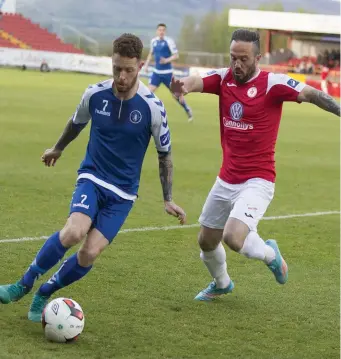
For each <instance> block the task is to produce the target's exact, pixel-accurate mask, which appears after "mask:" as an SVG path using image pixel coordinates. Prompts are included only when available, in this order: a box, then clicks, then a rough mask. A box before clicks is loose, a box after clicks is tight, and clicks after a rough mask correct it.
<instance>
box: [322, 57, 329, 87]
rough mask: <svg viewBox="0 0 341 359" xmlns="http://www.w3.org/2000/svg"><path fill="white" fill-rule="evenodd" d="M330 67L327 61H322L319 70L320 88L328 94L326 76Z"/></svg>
mask: <svg viewBox="0 0 341 359" xmlns="http://www.w3.org/2000/svg"><path fill="white" fill-rule="evenodd" d="M329 72H330V68H329V64H328V62H327V61H325V62H324V64H323V67H322V71H321V89H322V91H323V92H324V93H326V94H328V76H329Z"/></svg>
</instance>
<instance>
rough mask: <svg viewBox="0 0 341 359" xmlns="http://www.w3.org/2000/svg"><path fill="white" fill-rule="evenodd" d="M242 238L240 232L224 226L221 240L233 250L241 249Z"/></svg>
mask: <svg viewBox="0 0 341 359" xmlns="http://www.w3.org/2000/svg"><path fill="white" fill-rule="evenodd" d="M244 239H245V238H242V235H241V234H240V233H238V232H237V231H235V230H233V229H230V228H226V229H225V230H224V233H223V241H224V242H225V243H226V244H227V245H228V246H229V248H230V249H232V250H233V251H235V252H239V251H240V250H241V249H242V247H243V243H244Z"/></svg>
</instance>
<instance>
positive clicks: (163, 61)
mask: <svg viewBox="0 0 341 359" xmlns="http://www.w3.org/2000/svg"><path fill="white" fill-rule="evenodd" d="M160 64H168V61H167V59H165V58H164V57H161V58H160Z"/></svg>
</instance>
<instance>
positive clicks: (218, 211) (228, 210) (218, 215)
mask: <svg viewBox="0 0 341 359" xmlns="http://www.w3.org/2000/svg"><path fill="white" fill-rule="evenodd" d="M274 193H275V184H274V183H272V182H269V181H266V180H264V179H261V178H252V179H250V180H248V181H246V182H244V183H242V184H230V183H226V182H224V181H223V180H221V179H220V178H219V177H217V180H216V182H215V184H214V185H213V187H212V189H211V192H210V193H209V195H208V197H207V199H206V202H205V204H204V207H203V210H202V213H201V216H200V218H199V222H200V224H201V225H203V226H205V227H208V228H214V229H223V228H224V227H225V224H226V221H227V219H228V218H229V217H233V218H237V219H239V220H240V221H242V222H243V223H245V224H246V225H247V226H248V227H249V229H250V231H257V225H258V222H259V221H260V220H261V218H262V217H263V216H264V214H265V212H266V210H267V208H268V206H269V204H270V202H271V200H272V199H273V196H274Z"/></svg>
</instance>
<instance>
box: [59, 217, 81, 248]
mask: <svg viewBox="0 0 341 359" xmlns="http://www.w3.org/2000/svg"><path fill="white" fill-rule="evenodd" d="M85 235H86V233H84V232H83V230H82V228H80V227H78V226H76V225H74V224H70V223H67V224H66V225H65V227H64V228H63V229H62V230H61V232H60V241H61V242H62V244H63V245H64V246H65V247H72V246H74V245H76V244H78V243H80V242H81V241H82V240H83V239H84V237H85Z"/></svg>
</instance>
